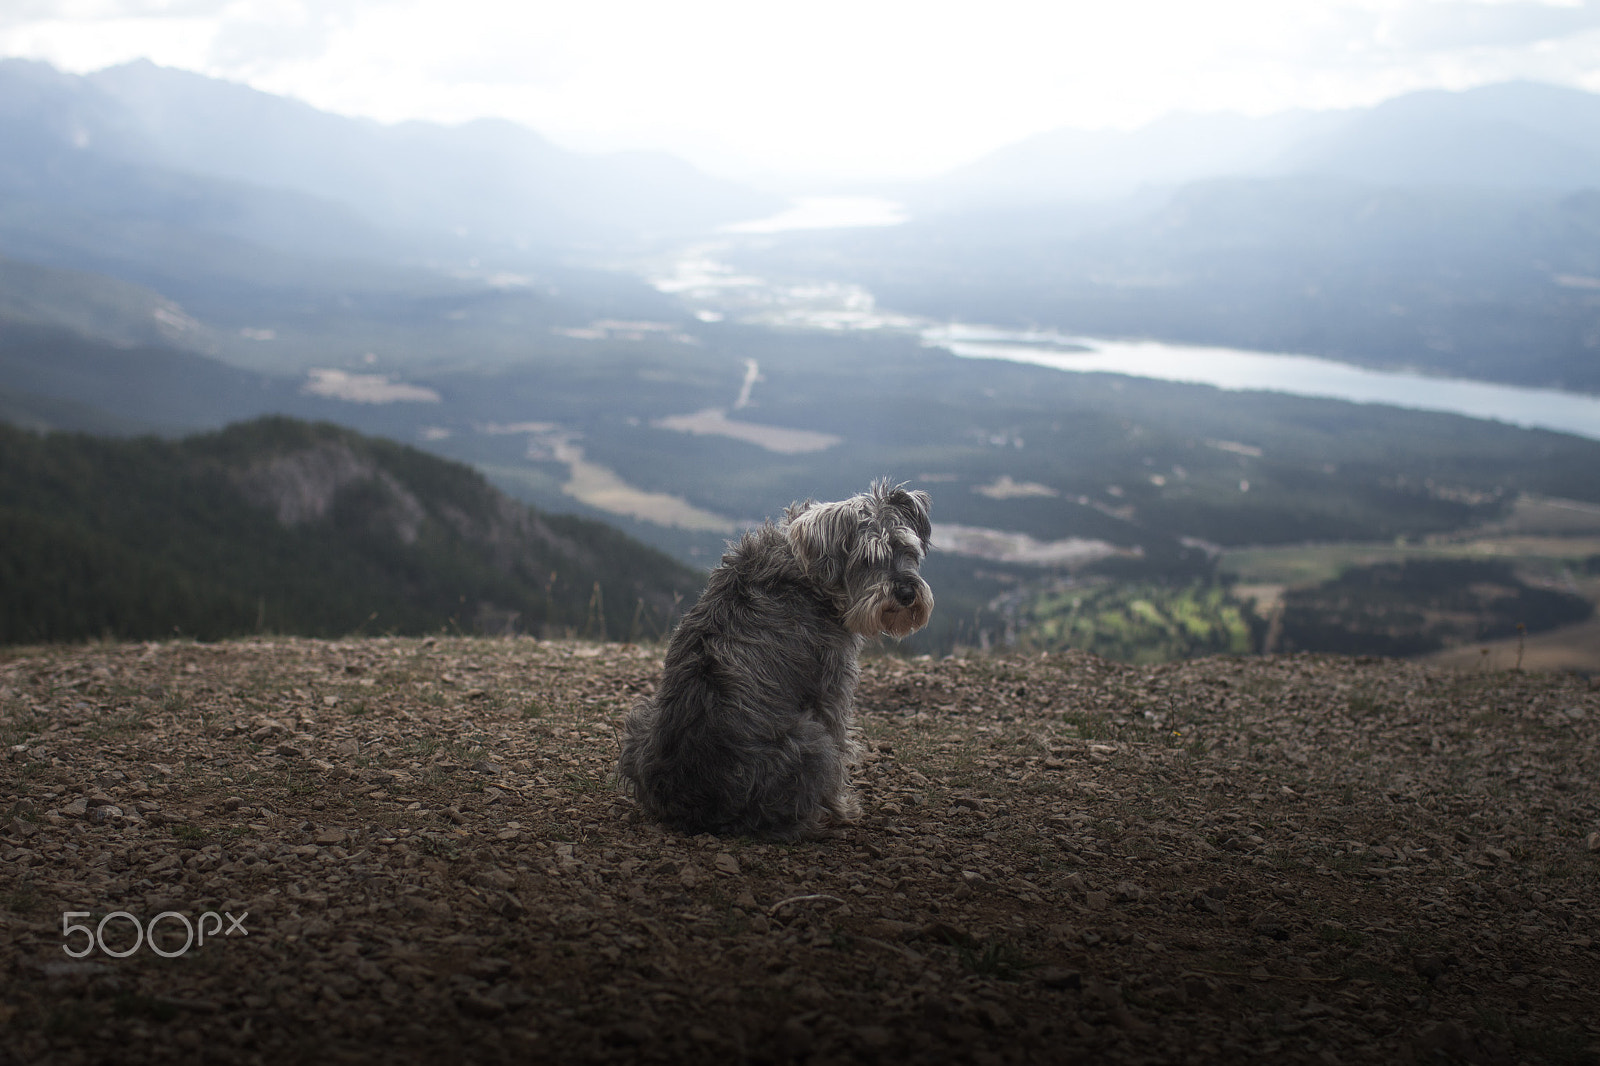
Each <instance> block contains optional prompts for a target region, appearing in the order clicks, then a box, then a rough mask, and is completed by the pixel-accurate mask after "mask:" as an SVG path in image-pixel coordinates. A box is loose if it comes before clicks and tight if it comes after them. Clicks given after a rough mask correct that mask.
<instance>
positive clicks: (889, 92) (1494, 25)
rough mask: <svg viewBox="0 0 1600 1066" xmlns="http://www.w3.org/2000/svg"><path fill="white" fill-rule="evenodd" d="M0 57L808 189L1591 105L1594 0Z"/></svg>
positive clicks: (1076, 14)
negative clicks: (1073, 137) (495, 130)
mask: <svg viewBox="0 0 1600 1066" xmlns="http://www.w3.org/2000/svg"><path fill="white" fill-rule="evenodd" d="M0 55H3V56H7V57H21V58H32V59H41V60H46V61H48V62H50V63H52V64H54V65H55V66H57V67H59V68H61V69H63V70H67V71H71V72H74V73H87V72H90V71H93V70H97V69H102V68H104V67H107V66H114V65H117V64H120V63H124V62H129V61H132V60H136V59H149V60H151V61H153V62H156V63H158V64H160V65H163V66H168V67H176V68H179V69H184V70H191V71H195V72H197V73H201V74H205V75H208V76H212V77H219V78H225V79H228V80H232V81H240V82H244V83H246V84H249V85H251V86H253V87H255V88H257V89H261V90H263V91H266V92H270V93H274V94H277V95H283V96H289V97H293V98H296V99H300V100H303V101H305V102H307V103H310V104H312V105H313V106H316V107H318V108H321V109H323V110H328V111H333V112H336V113H340V114H345V115H359V116H364V117H370V118H374V119H378V120H380V121H385V122H394V121H402V120H406V119H426V120H433V121H441V122H451V123H453V122H462V121H468V120H471V119H474V118H482V117H501V118H507V119H511V120H513V121H516V122H519V123H521V124H523V125H525V126H528V127H530V128H532V129H534V130H536V131H538V132H539V133H541V134H543V135H544V136H546V137H549V138H550V139H551V140H553V141H555V142H556V143H558V144H560V145H562V146H564V147H568V148H573V149H577V150H582V151H610V150H621V149H655V150H664V151H668V152H672V153H673V154H676V155H679V156H682V157H684V158H686V159H688V160H690V161H692V162H693V163H695V164H696V165H698V166H700V167H701V168H702V169H705V170H708V171H710V172H712V173H715V174H719V175H724V176H728V177H734V178H740V179H744V180H765V181H767V182H769V183H772V184H785V183H787V184H788V185H790V186H792V187H793V188H795V189H796V190H798V189H801V188H803V187H812V188H823V187H829V186H832V187H848V186H852V185H853V186H862V185H867V184H871V183H874V182H892V181H896V180H904V179H915V178H920V177H928V176H932V175H934V174H937V173H941V172H944V171H947V170H949V169H952V168H954V167H957V166H960V165H962V164H964V163H967V162H970V161H972V160H974V159H977V158H979V157H981V156H982V155H984V154H986V153H988V152H990V151H993V150H994V149H996V148H999V147H1002V146H1004V145H1007V144H1011V143H1015V142H1016V141H1018V140H1021V139H1024V138H1026V137H1028V136H1031V135H1034V134H1038V133H1042V132H1046V131H1049V130H1053V129H1060V128H1068V127H1070V128H1079V129H1104V128H1115V129H1127V128H1134V127H1137V126H1140V125H1143V124H1146V123H1148V122H1150V121H1152V120H1155V119H1157V118H1160V117H1162V116H1163V115H1167V114H1171V113H1174V112H1178V111H1188V112H1223V111H1229V112H1237V113H1241V114H1246V115H1265V114H1272V113H1276V112H1281V111H1286V110H1292V109H1296V108H1304V109H1314V110H1322V109H1341V108H1349V107H1359V106H1368V105H1371V104H1374V103H1378V102H1380V101H1382V100H1384V99H1388V98H1391V97H1394V96H1397V95H1401V94H1403V93H1406V92H1411V91H1416V90H1420V89H1429V88H1439V89H1456V90H1459V89H1465V88H1471V87H1474V86H1477V85H1485V84H1492V83H1496V82H1503V81H1508V80H1515V79H1527V80H1534V81H1543V82H1548V83H1552V84H1558V85H1568V86H1573V87H1577V88H1584V89H1587V90H1590V91H1600V0H1562V2H1542V0H1515V2H1494V0H1296V2H1288V3H1285V2H1281V0H1280V2H1277V3H1270V2H1266V0H1219V2H1218V3H1214V4H1212V5H1208V6H1206V7H1205V8H1204V9H1203V10H1201V9H1198V8H1195V7H1193V6H1191V5H1183V4H1180V3H1174V2H1172V0H1135V2H1130V3H1129V4H1126V5H1122V6H1121V7H1119V8H1118V9H1117V10H1115V11H1109V10H1101V9H1099V8H1098V7H1096V8H1089V7H1087V6H1085V7H1081V8H1080V7H1077V6H1073V5H1067V6H1062V5H1047V4H1036V3H1025V2H1011V3H999V4H995V5H986V6H985V7H984V8H983V10H982V12H981V13H980V12H979V9H978V8H977V7H976V6H974V5H969V4H945V5H929V4H916V5H913V4H910V3H902V2H899V0H895V2H879V3H869V4H854V5H852V4H845V3H843V2H842V0H827V2H824V3H820V4H810V5H807V7H806V8H804V9H803V10H802V9H800V8H798V7H793V6H779V5H769V6H765V7H761V8H759V9H758V8H757V7H756V6H754V5H747V4H738V3H731V2H726V0H694V2H692V3H683V4H676V5H671V6H670V7H668V6H665V5H652V4H645V3H638V2H635V0H609V2H603V3H595V4H590V5H585V6H583V8H582V9H581V10H573V9H571V8H570V7H567V6H561V5H543V4H530V5H527V6H525V7H522V8H519V9H517V10H515V11H511V12H506V11H501V10H498V9H496V8H495V7H494V6H493V5H491V4H489V3H487V2H486V0H452V2H450V3H448V4H447V3H445V2H444V0H337V2H332V3H320V4H313V3H310V2H309V0H16V2H14V3H11V4H8V5H7V9H6V11H5V12H0Z"/></svg>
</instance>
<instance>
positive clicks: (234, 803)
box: [141, 796, 244, 811]
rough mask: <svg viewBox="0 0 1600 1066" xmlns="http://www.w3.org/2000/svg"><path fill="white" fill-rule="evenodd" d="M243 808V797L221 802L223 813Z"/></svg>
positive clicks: (231, 797) (229, 798) (234, 797)
mask: <svg viewBox="0 0 1600 1066" xmlns="http://www.w3.org/2000/svg"><path fill="white" fill-rule="evenodd" d="M141 806H142V804H141ZM243 806H244V797H243V796H229V797H228V798H227V799H225V800H223V801H222V809H223V810H225V811H236V810H238V809H239V808H240V807H243Z"/></svg>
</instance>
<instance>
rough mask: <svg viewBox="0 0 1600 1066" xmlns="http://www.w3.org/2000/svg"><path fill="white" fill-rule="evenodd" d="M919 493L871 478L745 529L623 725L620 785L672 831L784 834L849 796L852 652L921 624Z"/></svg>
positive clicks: (927, 530)
mask: <svg viewBox="0 0 1600 1066" xmlns="http://www.w3.org/2000/svg"><path fill="white" fill-rule="evenodd" d="M928 506H929V501H928V496H927V494H926V493H922V492H908V491H907V490H906V489H905V488H904V487H900V486H891V485H890V484H889V483H888V482H887V481H880V482H877V483H876V484H874V485H873V486H872V488H871V490H870V491H868V492H864V493H862V494H861V495H859V496H852V497H851V498H850V499H848V500H841V501H839V502H838V503H814V502H812V501H809V500H808V501H806V502H805V503H796V504H793V505H792V506H790V507H789V509H788V510H787V511H786V512H785V513H784V520H783V523H782V524H781V525H779V526H773V525H771V524H770V523H769V524H768V525H766V526H764V527H762V528H761V529H757V530H752V531H751V532H749V533H746V534H745V535H744V537H743V538H741V539H740V541H739V542H738V543H737V544H732V545H730V547H729V551H728V553H727V554H726V555H724V556H723V557H722V565H720V566H719V567H717V569H715V570H713V571H712V572H711V578H710V580H709V581H708V582H707V584H706V590H705V592H704V593H702V594H701V596H700V602H698V603H697V604H695V606H694V608H693V609H692V610H690V611H689V613H688V614H687V615H686V616H684V619H683V622H682V624H681V625H679V626H678V628H677V630H676V631H674V633H673V634H672V639H671V641H670V643H669V644H668V645H667V659H666V669H665V672H664V673H663V675H662V679H661V686H660V689H659V690H658V691H657V693H656V696H655V698H654V699H650V700H644V701H641V702H640V703H639V705H638V706H636V707H635V708H634V709H633V711H632V712H631V713H630V714H629V715H628V718H627V720H626V722H625V723H624V725H623V737H622V756H621V759H620V761H619V763H618V766H617V771H618V776H619V778H620V779H621V782H622V784H623V787H624V788H625V789H626V790H627V791H628V792H630V793H631V794H632V795H633V796H634V797H636V798H637V799H638V801H639V802H640V804H642V805H643V807H644V809H645V810H646V811H647V812H648V813H649V814H650V815H651V816H652V817H654V818H657V819H659V820H660V821H662V822H664V823H666V824H667V825H669V826H671V827H673V828H674V829H677V830H679V831H681V832H684V833H706V832H709V833H719V834H750V835H754V836H764V837H777V838H780V839H793V838H795V837H799V836H802V835H804V834H806V833H809V832H812V831H813V830H816V829H817V828H819V827H820V826H821V825H822V824H823V822H824V820H825V819H832V820H835V821H851V820H853V819H854V818H856V817H857V816H858V815H859V814H860V810H861V808H860V805H859V804H858V803H857V801H856V798H855V794H854V792H853V791H852V790H851V788H850V780H849V766H850V764H851V763H852V762H854V761H855V758H856V756H857V754H858V749H857V746H856V744H855V742H854V741H853V740H852V739H851V738H850V735H849V733H850V720H851V712H852V710H853V708H854V704H855V692H856V679H857V665H856V664H857V656H858V655H859V653H860V651H861V645H862V643H863V642H864V641H865V640H866V638H868V637H876V636H878V635H879V634H885V633H886V634H888V635H889V636H892V637H896V638H899V637H904V636H906V635H907V634H908V633H912V632H914V631H916V630H918V629H921V628H922V627H923V626H925V625H927V623H928V616H929V614H931V613H932V611H933V593H932V591H931V590H930V589H929V588H928V584H927V582H925V581H923V580H922V577H921V575H920V574H919V573H918V567H919V566H920V565H921V563H922V560H923V557H924V556H925V555H927V553H928V548H929V547H930V545H929V541H928V538H929V535H930V534H931V533H932V527H931V526H930V525H929V522H928Z"/></svg>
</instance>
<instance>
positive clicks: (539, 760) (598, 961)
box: [0, 639, 1600, 1064]
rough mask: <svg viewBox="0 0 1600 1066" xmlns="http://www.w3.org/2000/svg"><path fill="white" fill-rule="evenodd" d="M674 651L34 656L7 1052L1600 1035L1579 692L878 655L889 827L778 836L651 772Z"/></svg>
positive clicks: (1596, 907)
mask: <svg viewBox="0 0 1600 1066" xmlns="http://www.w3.org/2000/svg"><path fill="white" fill-rule="evenodd" d="M658 666H659V650H656V649H644V648H634V647H619V646H594V645H582V644H557V643H538V642H535V641H532V640H528V639H520V640H437V641H436V640H424V641H416V640H386V639H371V640H357V641H345V642H338V643H329V642H315V641H302V640H269V641H251V642H238V643H226V644H216V645H197V644H193V643H168V644H133V645H115V644H112V645H91V646H80V647H70V648H65V647H63V648H48V649H22V650H11V651H7V652H4V653H0V733H3V736H0V740H3V742H4V748H3V749H0V759H3V761H0V860H3V861H0V975H3V976H0V1062H18V1063H80V1062H81V1063H89V1062H137V1063H145V1062H150V1063H154V1062H200V1063H203V1062H255V1063H263V1064H276V1063H285V1062H338V1061H351V1062H362V1061H384V1062H410V1061H417V1062H433V1061H457V1060H458V1061H464V1062H496V1061H517V1062H542V1061H560V1062H568V1061H571V1062H589V1061H624V1062H626V1061H635V1060H642V1061H652V1062H679V1061H697V1062H730V1063H736V1062H744V1061H749V1062H779V1063H787V1062H812V1063H825V1062H839V1063H846V1062H902V1061H916V1062H937V1061H953V1062H969V1061H970V1062H980V1063H984V1062H1040V1063H1054V1062H1063V1061H1074V1060H1077V1059H1079V1058H1081V1059H1084V1060H1086V1061H1096V1062H1099V1061H1107V1062H1136V1061H1145V1062H1195V1063H1210V1062H1222V1061H1227V1062H1263V1063H1265V1062H1271V1063H1280V1062H1308V1063H1357V1062H1396V1061H1407V1060H1409V1061H1414V1062H1468V1063H1518V1062H1594V1061H1596V1060H1597V1058H1600V1055H1597V1049H1600V1009H1597V1008H1600V944H1597V938H1600V891H1597V887H1600V785H1597V770H1600V746H1597V740H1600V690H1597V688H1596V686H1595V684H1593V683H1592V682H1589V681H1586V680H1584V679H1583V678H1581V677H1577V676H1573V675H1566V676H1554V675H1535V674H1518V673H1511V672H1503V671H1502V672H1494V673H1450V672H1444V671H1440V670H1437V669H1433V668H1425V667H1421V666H1417V665H1413V664H1407V663H1400V662H1387V661H1351V660H1339V659H1330V658H1324V657H1310V656H1297V657H1289V658H1266V659H1237V658H1225V659H1207V660H1199V661H1194V662H1188V663H1182V664H1175V665H1169V666H1160V667H1142V668H1133V667H1125V666H1120V665H1117V664H1114V663H1110V662H1107V661H1104V660H1100V659H1096V658H1093V657H1090V656H1087V655H1080V654H1070V655H1065V656H1050V657H1035V658H1026V659H1023V658H991V657H982V658H968V659H954V660H946V661H942V662H930V661H910V662H908V661H902V660H897V659H892V658H877V659H871V660H869V661H868V662H866V663H865V664H864V669H863V684H862V691H861V699H860V703H861V708H862V714H861V716H860V724H861V726H862V728H863V730H864V732H865V739H866V741H867V742H868V744H869V747H870V751H871V753H870V755H869V756H868V758H867V761H866V763H865V765H864V766H863V767H862V768H861V769H860V771H859V774H858V778H859V782H860V786H861V791H862V799H863V803H864V807H865V810H866V814H865V816H864V818H863V819H862V821H861V822H860V823H858V824H856V825H853V826H850V827H846V828H843V829H839V830H836V831H834V832H833V833H832V834H831V835H828V836H826V837H825V838H823V839H819V840H815V841H810V842H806V843H800V844H773V843H763V842H759V841H752V840H731V839H714V838H711V837H696V838H684V837H681V836H675V835H673V834H670V833H667V832H664V831H662V830H661V829H660V828H658V827H657V826H655V825H653V824H650V823H649V822H645V821H641V820H640V819H639V817H638V815H637V812H636V811H635V809H634V808H633V806H632V804H631V803H630V802H629V801H627V800H625V799H623V798H621V797H619V796H618V795H617V794H616V792H615V791H614V788H613V786H612V783H611V779H610V774H611V769H612V765H613V760H614V758H615V750H616V741H615V725H616V722H617V720H618V718H619V717H620V715H621V714H622V713H623V712H624V710H625V709H626V708H627V706H628V705H629V704H630V703H631V701H632V700H634V699H635V698H636V697H637V696H638V695H640V694H642V693H647V692H649V691H650V690H651V686H652V684H653V680H654V678H655V676H656V671H657V668H658ZM119 911H120V912H124V913H123V914H114V913H113V912H119ZM169 911H172V912H177V914H176V915H168V916H166V917H164V918H162V919H161V920H160V921H159V922H153V921H152V920H153V919H155V918H156V917H157V916H158V915H162V914H163V913H164V912H169ZM207 913H211V914H215V915H216V917H214V918H208V917H205V915H206V914H207ZM107 915H111V917H107ZM185 920H187V921H188V922H189V923H191V924H194V923H198V924H199V928H200V929H201V930H203V931H204V932H205V933H206V939H205V940H204V942H203V943H198V942H191V943H190V944H189V946H188V947H187V948H185V940H186V931H185V925H184V921H185ZM135 923H137V924H138V925H139V927H140V935H141V936H143V928H144V927H145V926H150V925H153V926H154V929H155V932H154V934H153V936H151V937H144V938H143V939H142V940H141V941H136V940H135ZM68 927H76V928H72V929H71V930H70V931H68V932H64V930H65V929H67V928H68ZM96 931H98V934H99V937H98V940H96V937H95V932H96ZM157 948H159V949H160V952H161V953H158V952H157V951H156V950H155V949H157ZM112 953H116V954H117V955H121V956H123V957H114V955H113V954H112ZM163 953H164V954H163ZM75 955H81V957H74V956H75Z"/></svg>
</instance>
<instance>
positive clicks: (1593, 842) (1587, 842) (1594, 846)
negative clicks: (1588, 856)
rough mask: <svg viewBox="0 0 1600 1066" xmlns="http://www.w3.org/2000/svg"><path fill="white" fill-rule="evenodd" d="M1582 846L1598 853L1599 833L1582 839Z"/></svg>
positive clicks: (1599, 848) (1599, 846) (1599, 845)
mask: <svg viewBox="0 0 1600 1066" xmlns="http://www.w3.org/2000/svg"><path fill="white" fill-rule="evenodd" d="M1583 846H1584V847H1586V848H1588V849H1589V850H1590V851H1600V832H1595V833H1590V834H1589V835H1588V836H1586V837H1584V838H1583Z"/></svg>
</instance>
